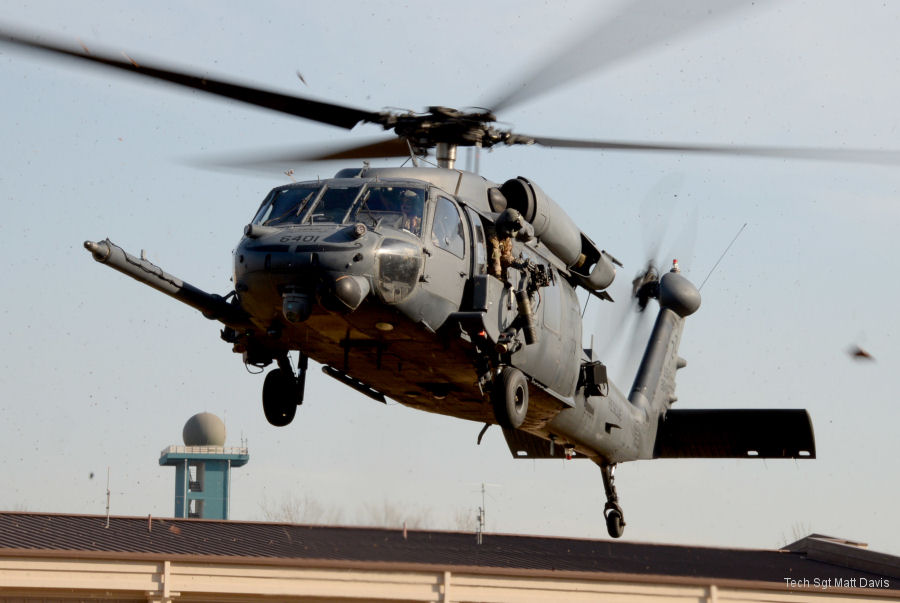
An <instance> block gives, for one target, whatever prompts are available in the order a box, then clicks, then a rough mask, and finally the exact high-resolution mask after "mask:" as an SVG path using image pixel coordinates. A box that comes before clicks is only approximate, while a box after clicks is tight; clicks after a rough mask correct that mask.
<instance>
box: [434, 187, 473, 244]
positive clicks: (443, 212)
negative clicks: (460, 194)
mask: <svg viewBox="0 0 900 603" xmlns="http://www.w3.org/2000/svg"><path fill="white" fill-rule="evenodd" d="M431 242H432V243H434V245H435V247H440V248H441V249H445V250H447V251H449V252H450V253H452V254H453V255H455V256H457V257H460V258H462V257H465V253H466V252H465V248H466V240H465V237H464V235H463V224H462V220H461V219H460V217H459V211H458V210H457V209H456V205H455V204H454V203H453V202H452V201H450V200H449V199H447V198H446V197H438V200H437V205H436V206H435V208H434V222H433V224H432V226H431Z"/></svg>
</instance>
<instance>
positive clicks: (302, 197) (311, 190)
mask: <svg viewBox="0 0 900 603" xmlns="http://www.w3.org/2000/svg"><path fill="white" fill-rule="evenodd" d="M319 189H320V187H319V185H317V184H316V185H312V186H301V187H297V186H292V187H285V188H282V189H275V190H274V191H272V193H270V195H269V198H268V199H267V200H266V201H265V202H263V205H262V207H260V209H259V211H258V212H257V213H256V217H254V218H253V224H259V225H261V226H280V225H283V224H298V223H299V222H300V217H301V216H302V215H303V212H304V210H306V207H307V206H308V205H309V203H310V201H312V200H313V199H315V198H316V195H317V194H318V193H319Z"/></svg>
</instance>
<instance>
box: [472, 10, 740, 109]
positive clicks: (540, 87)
mask: <svg viewBox="0 0 900 603" xmlns="http://www.w3.org/2000/svg"><path fill="white" fill-rule="evenodd" d="M751 4H752V3H750V2H748V1H747V0H679V1H678V2H672V0H640V1H637V0H635V1H633V2H630V3H628V4H627V5H626V6H625V7H624V8H623V10H621V11H620V12H619V13H618V14H616V15H614V16H612V17H611V18H609V19H606V20H604V21H601V22H600V23H598V24H597V25H595V26H594V27H591V28H589V29H588V30H587V31H586V32H585V33H583V34H582V35H581V36H580V37H577V38H576V39H575V40H574V41H573V42H571V43H569V44H565V45H563V47H562V48H561V49H560V50H559V51H557V52H555V53H552V54H551V55H550V56H549V57H548V58H547V59H546V60H544V61H543V62H541V63H540V64H538V65H537V67H535V68H534V69H533V70H532V71H531V72H530V73H528V74H527V75H525V76H524V77H523V78H522V79H521V82H520V83H518V84H516V85H513V86H509V87H508V88H507V91H506V92H504V93H503V94H502V95H500V96H499V97H498V98H495V99H493V100H492V101H490V102H487V103H481V105H480V106H482V107H488V108H490V109H491V111H493V112H495V113H496V112H499V111H501V110H503V109H507V108H509V107H512V106H513V105H516V104H519V103H522V102H524V101H526V100H529V99H531V98H533V97H535V96H538V95H540V94H543V93H545V92H549V91H550V90H553V89H554V88H556V87H558V86H561V85H562V84H565V83H568V82H570V81H572V80H575V79H578V78H580V77H583V76H586V75H588V74H590V73H593V72H596V71H598V70H600V69H609V68H610V67H612V66H614V65H615V64H616V63H618V62H621V61H624V60H626V59H629V58H631V57H632V56H634V55H636V54H638V53H640V52H642V51H644V50H647V49H649V48H652V47H654V46H659V45H660V44H664V43H666V42H668V41H670V40H672V39H673V38H675V37H677V36H680V35H682V34H685V33H687V32H689V31H691V30H694V29H697V28H699V27H700V26H702V25H709V24H710V23H712V22H713V21H714V20H716V19H719V18H721V17H724V16H726V15H728V14H729V13H731V12H732V11H734V10H735V9H738V8H741V7H746V6H748V5H751Z"/></svg>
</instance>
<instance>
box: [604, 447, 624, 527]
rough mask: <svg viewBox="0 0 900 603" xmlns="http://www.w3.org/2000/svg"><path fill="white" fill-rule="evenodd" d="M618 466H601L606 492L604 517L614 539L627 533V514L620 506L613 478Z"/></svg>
mask: <svg viewBox="0 0 900 603" xmlns="http://www.w3.org/2000/svg"><path fill="white" fill-rule="evenodd" d="M615 469H616V466H615V465H614V464H613V465H600V472H601V473H602V474H603V488H604V490H606V505H605V506H604V507H603V516H604V517H605V518H606V531H607V532H609V535H610V536H611V537H613V538H619V537H620V536H622V534H624V533H625V514H624V513H622V507H620V506H619V495H618V493H616V481H615V478H614V477H613V474H614V473H615Z"/></svg>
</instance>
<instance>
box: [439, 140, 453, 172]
mask: <svg viewBox="0 0 900 603" xmlns="http://www.w3.org/2000/svg"><path fill="white" fill-rule="evenodd" d="M434 154H435V157H436V158H437V164H438V167H442V168H446V169H448V170H452V169H453V167H454V166H455V165H456V145H455V144H452V143H449V142H439V143H437V144H436V145H435V147H434Z"/></svg>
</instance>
